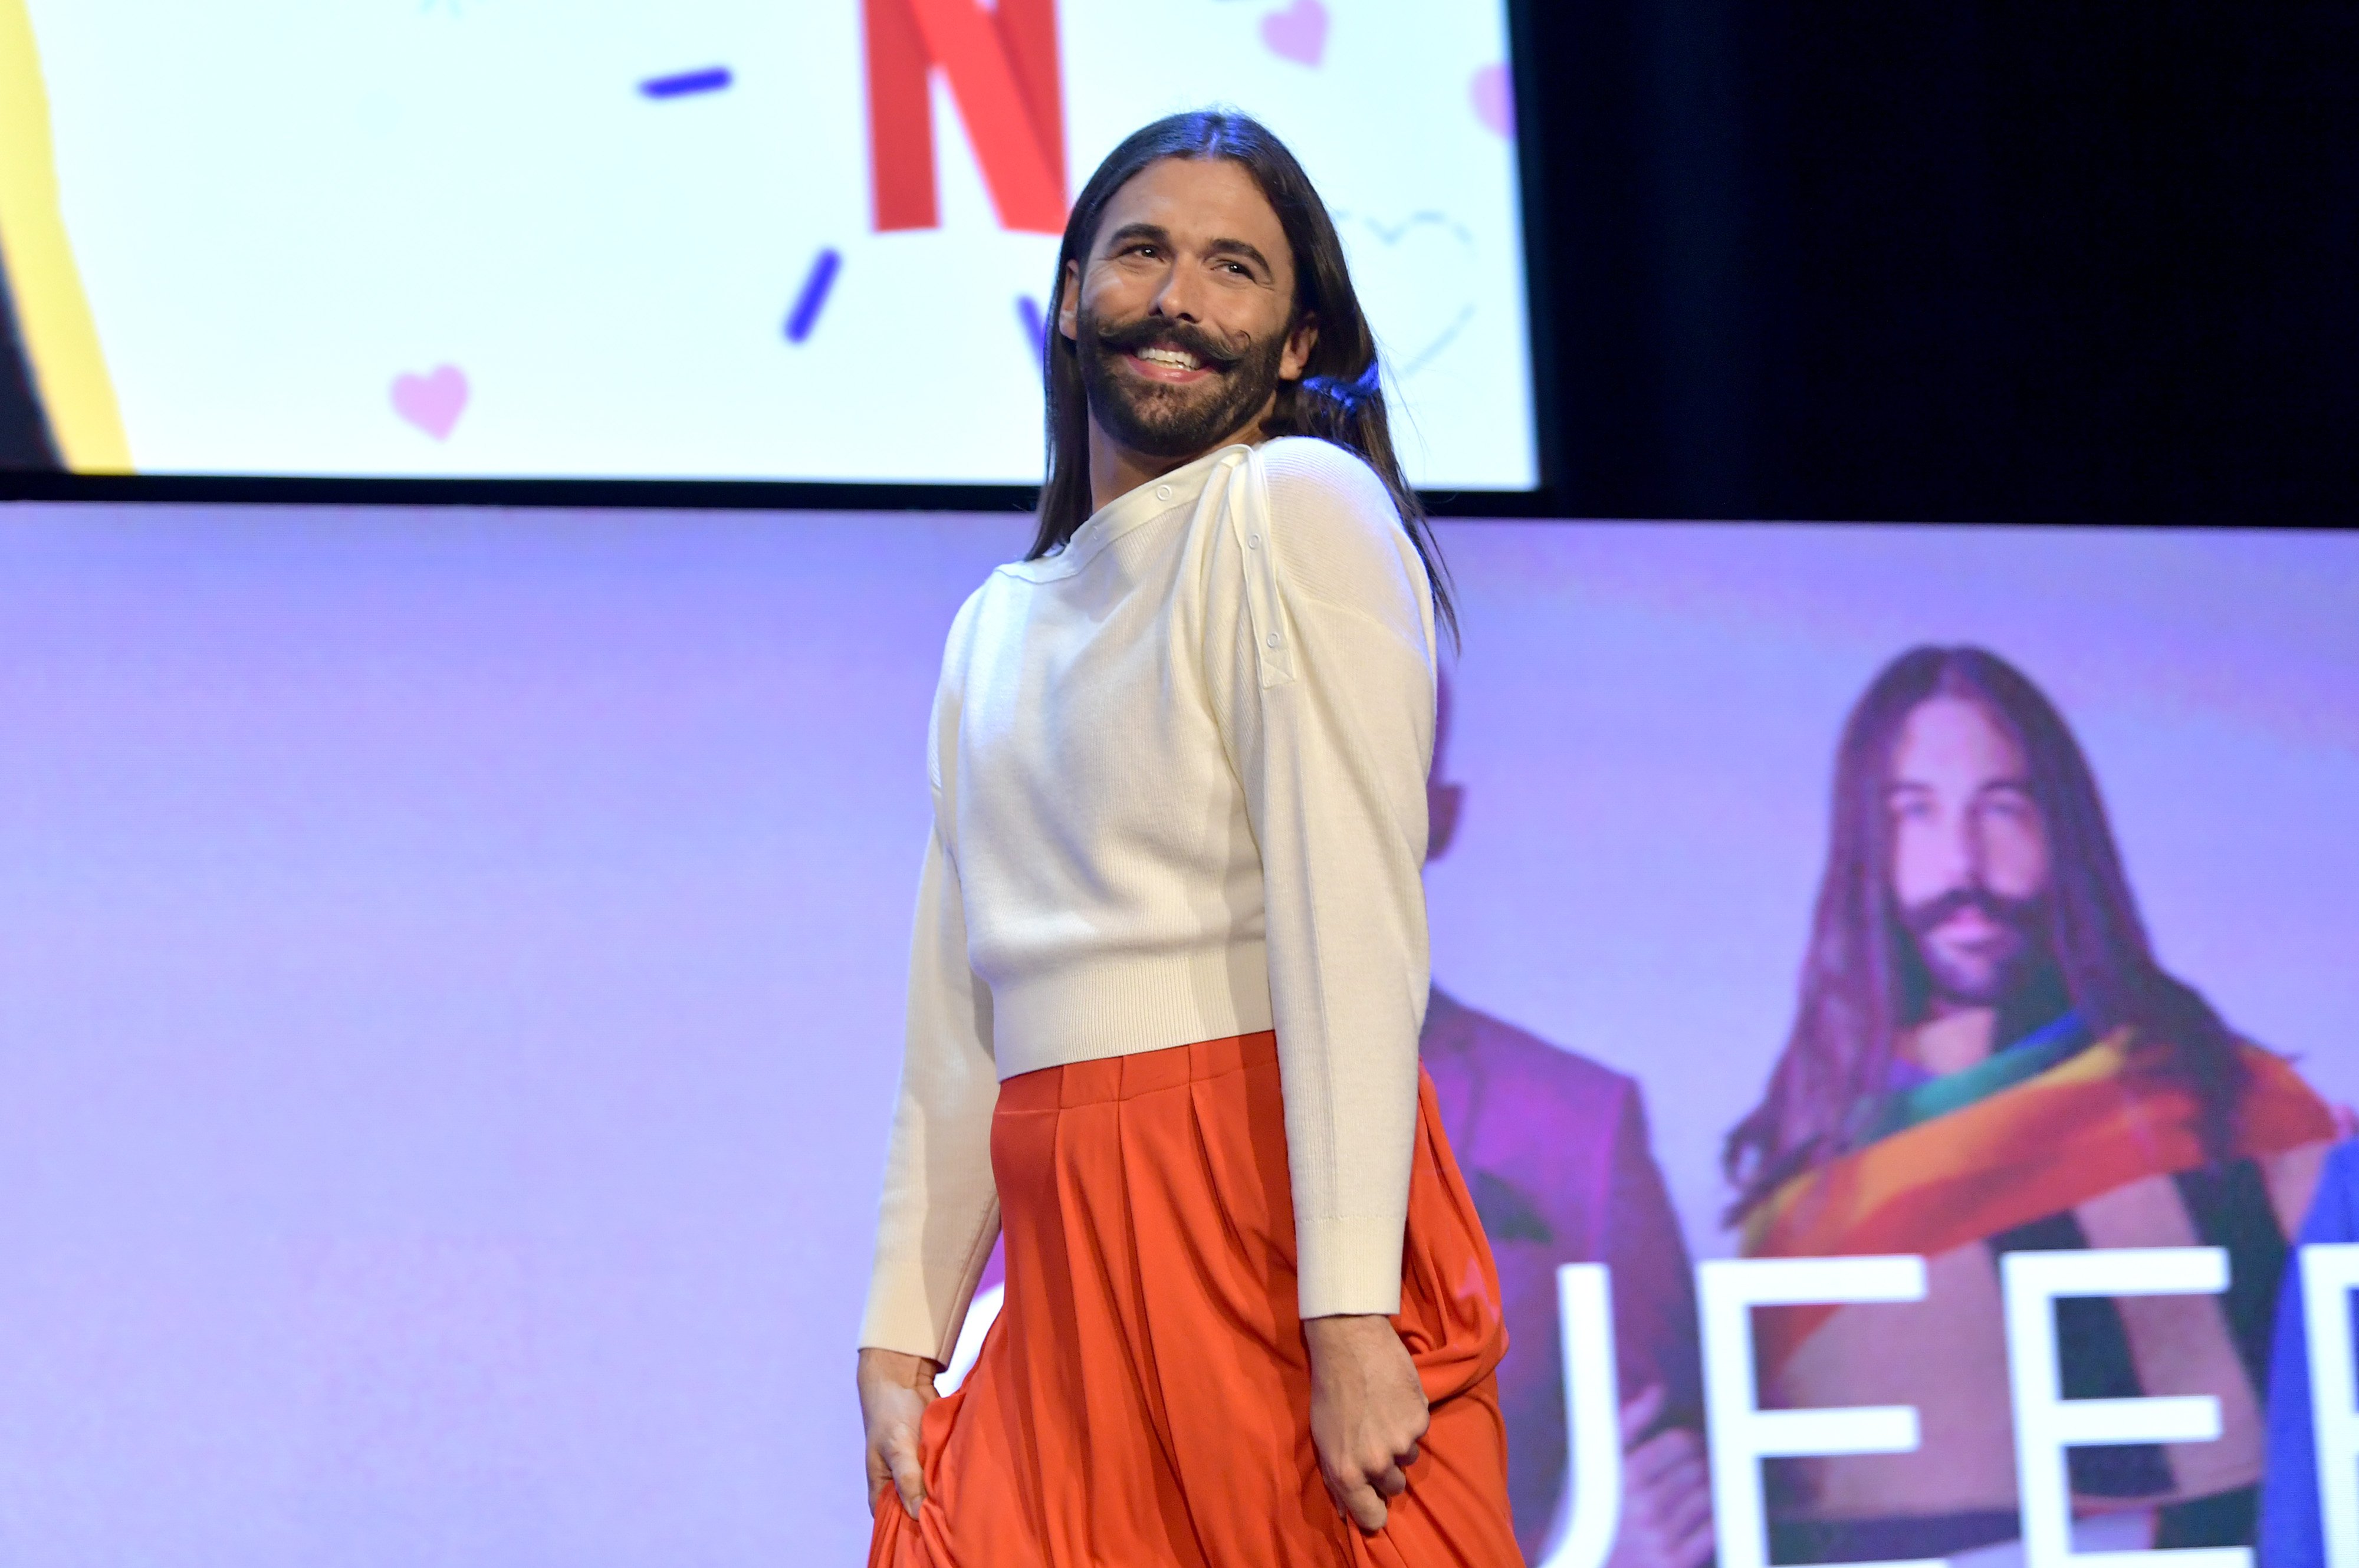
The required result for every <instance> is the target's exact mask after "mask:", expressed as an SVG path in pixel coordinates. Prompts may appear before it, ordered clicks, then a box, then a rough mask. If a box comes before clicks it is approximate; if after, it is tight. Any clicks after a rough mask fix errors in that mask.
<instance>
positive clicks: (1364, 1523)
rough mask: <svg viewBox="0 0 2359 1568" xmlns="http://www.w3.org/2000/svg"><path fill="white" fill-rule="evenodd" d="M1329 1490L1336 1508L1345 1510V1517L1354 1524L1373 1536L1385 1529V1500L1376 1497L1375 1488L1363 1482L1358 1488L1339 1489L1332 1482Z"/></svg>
mask: <svg viewBox="0 0 2359 1568" xmlns="http://www.w3.org/2000/svg"><path fill="white" fill-rule="evenodd" d="M1327 1489H1328V1491H1329V1492H1330V1493H1331V1494H1332V1496H1333V1497H1334V1498H1335V1502H1336V1506H1337V1507H1339V1508H1342V1509H1343V1516H1344V1517H1345V1518H1346V1519H1350V1520H1351V1521H1352V1522H1353V1524H1355V1525H1358V1526H1359V1527H1360V1528H1361V1529H1362V1530H1366V1531H1367V1532H1368V1533H1369V1534H1371V1535H1374V1534H1375V1532H1376V1531H1378V1530H1382V1529H1384V1528H1385V1512H1386V1510H1385V1500H1384V1498H1382V1497H1378V1496H1377V1495H1376V1489H1375V1487H1374V1486H1370V1485H1368V1483H1366V1482H1365V1481H1363V1482H1361V1483H1360V1484H1359V1485H1358V1486H1347V1487H1343V1488H1340V1489H1339V1488H1338V1487H1337V1486H1335V1484H1334V1483H1333V1482H1332V1481H1331V1482H1329V1483H1328V1486H1327Z"/></svg>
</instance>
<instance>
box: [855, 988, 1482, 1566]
mask: <svg viewBox="0 0 2359 1568" xmlns="http://www.w3.org/2000/svg"><path fill="white" fill-rule="evenodd" d="M991 1160H992V1170H993V1173H994V1175H995V1177H996V1179H997V1181H998V1185H999V1198H1000V1205H1001V1212H1002V1216H1003V1224H1004V1226H1005V1238H1006V1261H1007V1282H1006V1296H1005V1299H1004V1304H1003V1305H1002V1306H1001V1309H1000V1313H999V1318H998V1321H997V1322H996V1323H994V1324H993V1326H992V1329H991V1331H990V1333H989V1334H988V1335H987V1336H986V1337H985V1338H984V1345H983V1349H982V1352H981V1355H980V1356H979V1357H978V1358H977V1360H976V1362H975V1365H974V1368H973V1371H972V1372H970V1373H969V1374H968V1375H967V1378H966V1381H965V1382H964V1383H963V1384H962V1386H961V1387H960V1388H958V1390H957V1391H956V1392H954V1393H951V1394H950V1395H948V1396H946V1397H944V1398H942V1399H938V1400H936V1401H935V1402H934V1403H933V1404H932V1405H931V1406H929V1408H928V1410H927V1411H926V1416H925V1422H924V1425H923V1427H922V1429H921V1448H922V1450H923V1460H924V1465H925V1475H926V1501H925V1504H924V1506H923V1508H921V1509H920V1511H919V1517H918V1518H917V1519H910V1518H909V1516H908V1513H907V1512H906V1511H905V1510H904V1509H903V1508H902V1507H901V1505H900V1503H899V1500H898V1498H897V1496H896V1495H895V1494H894V1493H893V1492H892V1491H891V1490H890V1489H889V1488H888V1489H887V1490H886V1493H885V1495H884V1497H883V1498H882V1499H881V1500H880V1502H879V1503H878V1506H877V1510H876V1522H875V1534H874V1536H873V1537H872V1540H871V1543H870V1547H869V1553H868V1561H869V1564H870V1568H1116V1565H1119V1568H1166V1565H1171V1568H1289V1565H1293V1564H1318V1565H1320V1568H1329V1565H1355V1568H1376V1565H1382V1568H1429V1565H1430V1568H1441V1565H1443V1564H1451V1565H1453V1568H1513V1565H1515V1564H1518V1563H1522V1561H1523V1559H1522V1557H1521V1556H1520V1555H1519V1554H1518V1552H1517V1548H1516V1537H1515V1530H1514V1528H1513V1525H1512V1521H1511V1519H1510V1518H1509V1514H1508V1506H1507V1445H1506V1427H1505V1425H1504V1423H1503V1422H1502V1421H1501V1420H1500V1416H1499V1399H1498V1386H1497V1378H1496V1376H1495V1374H1496V1369H1497V1367H1498V1365H1499V1358H1500V1357H1501V1356H1503V1355H1504V1354H1505V1353H1506V1344H1507V1336H1506V1329H1505V1327H1504V1326H1502V1323H1501V1320H1500V1312H1499V1282H1498V1275H1497V1272H1496V1269H1495V1266H1494V1265H1493V1263H1492V1260H1491V1249H1490V1247H1489V1244H1488V1243H1487V1242H1485V1241H1484V1236H1483V1227H1482V1224H1481V1222H1480V1221H1479V1220H1478V1219H1477V1218H1476V1217H1475V1213H1474V1203H1473V1199H1472V1198H1471V1197H1470V1196H1469V1195H1468V1193H1467V1191H1466V1183H1465V1181H1464V1180H1463V1179H1462V1177H1461V1176H1460V1175H1459V1172H1458V1165H1457V1162H1456V1161H1455V1160H1453V1159H1452V1158H1451V1153H1450V1145H1449V1143H1448V1141H1447V1139H1445V1138H1443V1136H1442V1131H1441V1121H1440V1114H1439V1112H1438V1111H1437V1109H1436V1107H1435V1103H1434V1095H1433V1084H1432V1083H1431V1081H1430V1079H1427V1078H1426V1077H1425V1075H1424V1074H1423V1073H1422V1072H1420V1073H1419V1087H1418V1124H1417V1148H1416V1159H1415V1164H1414V1166H1413V1168H1412V1172H1411V1175H1410V1179H1409V1203H1408V1245H1407V1247H1406V1249H1405V1254H1404V1258H1403V1260H1402V1281H1401V1284H1402V1290H1401V1310H1400V1314H1399V1315H1398V1316H1397V1317H1396V1318H1394V1319H1393V1324H1394V1326H1395V1327H1396V1328H1397V1330H1398V1331H1399V1333H1400V1335H1401V1338H1402V1340H1403V1342H1404V1343H1405V1344H1406V1345H1408V1349H1409V1353H1410V1355H1411V1356H1412V1357H1413V1358H1414V1359H1415V1361H1416V1363H1417V1367H1418V1371H1419V1375H1420V1376H1421V1377H1422V1378H1423V1380H1424V1384H1425V1394H1426V1398H1427V1399H1428V1400H1429V1401H1430V1404H1431V1409H1432V1426H1431V1428H1430V1430H1429V1431H1428V1432H1427V1433H1426V1436H1425V1438H1424V1440H1423V1442H1422V1443H1420V1445H1419V1447H1420V1454H1419V1458H1418V1460H1417V1462H1416V1463H1415V1464H1414V1465H1410V1466H1409V1467H1408V1494H1407V1495H1406V1496H1405V1497H1398V1498H1396V1499H1394V1500H1393V1501H1392V1503H1391V1508H1390V1514H1389V1517H1388V1519H1387V1520H1386V1525H1385V1528H1384V1529H1383V1530H1380V1531H1378V1532H1376V1533H1375V1534H1374V1535H1368V1534H1364V1533H1363V1532H1362V1531H1361V1530H1360V1529H1359V1527H1358V1526H1356V1525H1354V1524H1353V1523H1352V1522H1351V1521H1350V1520H1348V1519H1344V1518H1343V1516H1342V1515H1341V1514H1340V1513H1338V1512H1337V1511H1336V1508H1335V1505H1334V1504H1333V1502H1332V1501H1331V1500H1330V1499H1329V1497H1328V1495H1327V1489H1326V1486H1325V1485H1324V1483H1322V1482H1321V1479H1320V1474H1319V1461H1318V1457H1317V1455H1316V1454H1315V1453H1314V1452H1313V1450H1312V1447H1311V1443H1310V1364H1309V1359H1308V1353H1307V1351H1306V1349H1305V1346H1304V1342H1303V1337H1302V1320H1301V1317H1300V1315H1299V1312H1297V1311H1296V1301H1295V1240H1294V1209H1293V1201H1292V1192H1291V1188H1290V1187H1289V1185H1288V1180H1287V1165H1286V1118H1285V1112H1284V1105H1283V1102H1282V1100H1281V1099H1280V1096H1279V1093H1278V1071H1277V1038H1276V1036H1274V1035H1272V1034H1269V1033H1266V1032H1265V1033H1261V1034H1255V1035H1245V1036H1242V1037H1240V1038H1237V1039H1233V1040H1210V1041H1206V1042H1204V1043H1202V1044H1198V1045H1184V1046H1177V1047H1174V1048H1172V1049H1171V1050H1169V1051H1149V1052H1146V1053H1143V1054H1140V1055H1136V1056H1123V1057H1115V1058H1112V1059H1110V1060H1107V1061H1103V1062H1077V1063H1074V1064H1072V1065H1070V1066H1065V1067H1052V1068H1049V1069H1046V1070H1044V1071H1041V1072H1038V1073H1025V1074H1023V1075H1021V1076H1019V1077H1016V1078H1011V1079H1009V1080H1008V1081H1007V1082H1006V1083H1003V1084H1002V1085H1001V1086H1000V1091H999V1103H998V1106H997V1109H996V1111H995V1114H994V1116H993V1119H992V1129H991Z"/></svg>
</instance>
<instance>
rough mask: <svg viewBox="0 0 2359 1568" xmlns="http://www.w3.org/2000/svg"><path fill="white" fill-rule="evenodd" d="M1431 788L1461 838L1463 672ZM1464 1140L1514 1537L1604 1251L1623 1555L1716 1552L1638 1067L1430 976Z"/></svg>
mask: <svg viewBox="0 0 2359 1568" xmlns="http://www.w3.org/2000/svg"><path fill="white" fill-rule="evenodd" d="M1438 694H1439V698H1440V701H1439V702H1438V703H1437V705H1436V715H1435V721H1434V736H1433V771H1432V776H1431V779H1430V782H1429V783H1428V785H1427V787H1426V791H1427V792H1426V800H1427V806H1426V821H1427V822H1428V824H1429V827H1428V831H1427V839H1426V844H1427V847H1426V859H1427V861H1428V862H1429V863H1430V862H1432V861H1435V860H1438V859H1440V857H1441V856H1442V855H1445V854H1447V853H1448V851H1449V849H1450V845H1451V839H1452V838H1453V837H1454V836H1455V834H1456V833H1457V828H1458V822H1459V818H1460V815H1461V813H1462V811H1463V809H1464V804H1465V793H1466V792H1465V786H1464V785H1463V784H1461V783H1459V782H1457V781H1455V780H1453V779H1451V776H1450V770H1449V753H1450V728H1451V707H1452V701H1451V681H1450V679H1449V677H1448V676H1446V675H1445V676H1444V677H1443V678H1442V680H1441V681H1440V689H1439V693H1438ZM1418 1050H1419V1055H1420V1057H1421V1058H1422V1060H1423V1061H1424V1062H1425V1069H1426V1071H1427V1072H1428V1073H1430V1074H1431V1075H1432V1078H1433V1086H1434V1096H1435V1099H1436V1101H1437V1102H1438V1104H1439V1105H1440V1108H1441V1125H1442V1127H1443V1128H1444V1129H1445V1130H1446V1131H1447V1132H1448V1133H1449V1135H1450V1147H1451V1149H1452V1150H1453V1151H1454V1152H1455V1153H1456V1154H1457V1156H1458V1164H1459V1168H1460V1169H1461V1170H1462V1171H1464V1172H1465V1176H1466V1184H1467V1187H1468V1188H1469V1190H1470V1191H1472V1192H1473V1194H1474V1203H1475V1206H1476V1208H1477V1209H1478V1210H1480V1211H1481V1214H1482V1216H1483V1229H1484V1234H1485V1235H1487V1236H1489V1237H1490V1238H1491V1249H1492V1253H1493V1256H1494V1257H1495V1258H1497V1259H1498V1265H1499V1290H1500V1295H1501V1298H1502V1300H1503V1301H1505V1302H1506V1322H1507V1358H1506V1361H1505V1362H1504V1363H1502V1364H1501V1366H1500V1368H1499V1405H1500V1410H1501V1412H1502V1413H1503V1414H1504V1415H1505V1416H1506V1421H1507V1485H1508V1490H1509V1494H1510V1495H1511V1496H1512V1497H1513V1498H1514V1499H1515V1507H1516V1538H1517V1541H1518V1542H1520V1543H1521V1545H1522V1546H1523V1549H1524V1555H1525V1557H1526V1559H1527V1561H1529V1562H1532V1563H1538V1562H1539V1561H1540V1560H1541V1558H1542V1555H1543V1553H1544V1552H1545V1551H1546V1550H1547V1548H1548V1546H1549V1542H1550V1541H1551V1540H1552V1539H1553V1538H1555V1537H1557V1536H1559V1535H1560V1533H1561V1531H1562V1530H1563V1527H1564V1524H1565V1522H1566V1519H1567V1518H1568V1512H1569V1509H1570V1507H1571V1502H1572V1499H1571V1497H1569V1496H1568V1495H1567V1494H1568V1491H1569V1487H1568V1485H1567V1482H1568V1479H1569V1475H1568V1461H1569V1459H1570V1452H1569V1449H1568V1446H1567V1441H1566V1422H1565V1394H1564V1349H1563V1345H1562V1344H1561V1343H1560V1337H1561V1330H1560V1318H1559V1315H1558V1309H1557V1281H1556V1271H1557V1266H1558V1265H1559V1264H1563V1263H1603V1264H1604V1265H1605V1266H1606V1267H1607V1269H1608V1270H1609V1271H1610V1274H1611V1278H1612V1280H1613V1289H1614V1361H1615V1371H1616V1374H1617V1376H1618V1380H1619V1382H1620V1386H1621V1388H1622V1389H1623V1390H1624V1391H1625V1394H1626V1395H1627V1398H1626V1399H1625V1401H1624V1409H1623V1430H1624V1437H1625V1455H1624V1459H1623V1466H1622V1480H1623V1496H1622V1509H1621V1526H1620V1529H1619V1530H1617V1532H1616V1533H1615V1536H1614V1554H1613V1557H1612V1560H1611V1562H1612V1564H1613V1568H1696V1565H1697V1564H1699V1563H1702V1562H1704V1561H1705V1560H1707V1559H1708V1558H1710V1557H1711V1556H1712V1488H1711V1484H1710V1480H1709V1477H1708V1475H1707V1471H1706V1467H1705V1462H1704V1453H1703V1439H1702V1435H1701V1430H1702V1425H1703V1407H1702V1390H1701V1384H1700V1379H1699V1376H1698V1369H1697V1361H1696V1313H1695V1284H1694V1279H1693V1276H1692V1275H1691V1274H1690V1271H1689V1266H1688V1251H1687V1247H1686V1245H1685V1243H1684V1242H1683V1241H1682V1240H1681V1238H1680V1221H1679V1215H1678V1214H1676V1213H1674V1212H1673V1210H1672V1208H1671V1202H1670V1195H1669V1193H1668V1192H1666V1191H1665V1190H1664V1186H1663V1176H1662V1172H1661V1171H1660V1170H1659V1169H1658V1168H1657V1166H1656V1164H1655V1157H1654V1154H1653V1152H1652V1150H1651V1149H1649V1148H1648V1146H1647V1114H1646V1107H1645V1105H1644V1104H1643V1103H1642V1101H1641V1099H1640V1096H1639V1090H1638V1085H1637V1083H1636V1082H1635V1081H1634V1080H1632V1079H1630V1078H1628V1077H1625V1076H1624V1075H1623V1074H1622V1073H1616V1072H1614V1070H1613V1069H1611V1068H1609V1067H1605V1066H1602V1065H1600V1064H1599V1063H1597V1062H1592V1061H1591V1060H1590V1059H1589V1058H1587V1057H1585V1056H1582V1055H1578V1054H1576V1053H1575V1052H1572V1051H1566V1050H1564V1049H1562V1048H1560V1047H1559V1046H1554V1045H1551V1044H1549V1042H1548V1041H1546V1040H1541V1039H1539V1038H1538V1037H1537V1036H1535V1035H1532V1034H1528V1033H1527V1032H1526V1031H1524V1030H1522V1029H1517V1028H1516V1027H1515V1026H1514V1025H1513V1024H1510V1023H1507V1022H1506V1021H1504V1020H1502V1019H1499V1018H1493V1017H1492V1016H1491V1015H1490V1014H1488V1013H1485V1012H1481V1011H1478V1010H1477V1009H1475V1008H1473V1007H1468V1006H1466V1005H1465V1004H1464V1003H1462V1002H1461V1001H1459V1000H1458V999H1457V998H1456V997H1454V996H1451V995H1450V994H1449V993H1448V992H1446V991H1444V990H1443V989H1442V988H1441V987H1440V985H1435V986H1434V988H1433V995H1432V999H1431V1000H1430V1002H1429V1003H1428V1004H1427V1007H1426V1011H1425V1029H1424V1032H1423V1034H1422V1035H1421V1036H1420V1038H1419V1045H1418Z"/></svg>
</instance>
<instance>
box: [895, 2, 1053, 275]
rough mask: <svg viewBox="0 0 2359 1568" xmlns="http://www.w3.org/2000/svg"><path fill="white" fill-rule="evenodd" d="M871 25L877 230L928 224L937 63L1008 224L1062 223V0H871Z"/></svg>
mask: <svg viewBox="0 0 2359 1568" xmlns="http://www.w3.org/2000/svg"><path fill="white" fill-rule="evenodd" d="M864 9H865V11H866V13H867V26H868V158H869V174H870V179H871V180H872V182H873V183H872V187H871V189H872V190H873V191H874V193H875V204H876V227H877V230H878V232H879V233H882V232H884V231H886V230H890V229H930V228H933V227H935V226H936V225H937V224H939V223H940V221H941V219H940V212H939V211H938V209H937V207H936V203H935V189H934V116H933V108H932V101H931V99H930V98H929V96H928V93H927V85H926V77H927V73H928V71H929V70H930V69H931V68H933V67H935V66H940V67H941V68H942V73H943V74H944V75H945V76H947V77H948V78H949V79H950V86H951V97H952V98H954V99H955V100H957V103H958V107H959V115H960V117H961V118H962V119H963V120H965V122H966V134H967V139H968V141H969V142H971V143H972V144H973V147H974V157H975V161H976V162H977V163H978V164H980V165H982V167H983V180H984V185H986V186H987V187H989V188H990V191H991V201H992V204H993V205H994V206H995V207H996V208H998V209H999V223H1000V226H1001V227H1002V228H1008V229H1017V230H1021V231H1022V232H1024V233H1027V234H1056V233H1058V232H1059V231H1060V230H1061V229H1063V228H1064V226H1065V106H1064V84H1063V83H1062V82H1060V80H1059V77H1058V71H1057V0H999V5H998V8H997V9H996V10H994V11H984V10H983V9H981V8H980V7H979V6H978V5H977V4H976V0H864Z"/></svg>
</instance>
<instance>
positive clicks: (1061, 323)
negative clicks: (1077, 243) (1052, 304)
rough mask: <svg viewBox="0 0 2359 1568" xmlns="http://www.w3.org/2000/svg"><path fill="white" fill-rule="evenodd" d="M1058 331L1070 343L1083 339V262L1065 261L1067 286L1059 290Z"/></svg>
mask: <svg viewBox="0 0 2359 1568" xmlns="http://www.w3.org/2000/svg"><path fill="white" fill-rule="evenodd" d="M1057 331H1058V332H1060V333H1062V334H1063V335H1064V337H1065V341H1066V342H1068V343H1079V342H1081V340H1082V264H1081V263H1080V262H1078V261H1069V262H1067V263H1065V286H1064V287H1063V288H1062V289H1058V290H1057Z"/></svg>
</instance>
